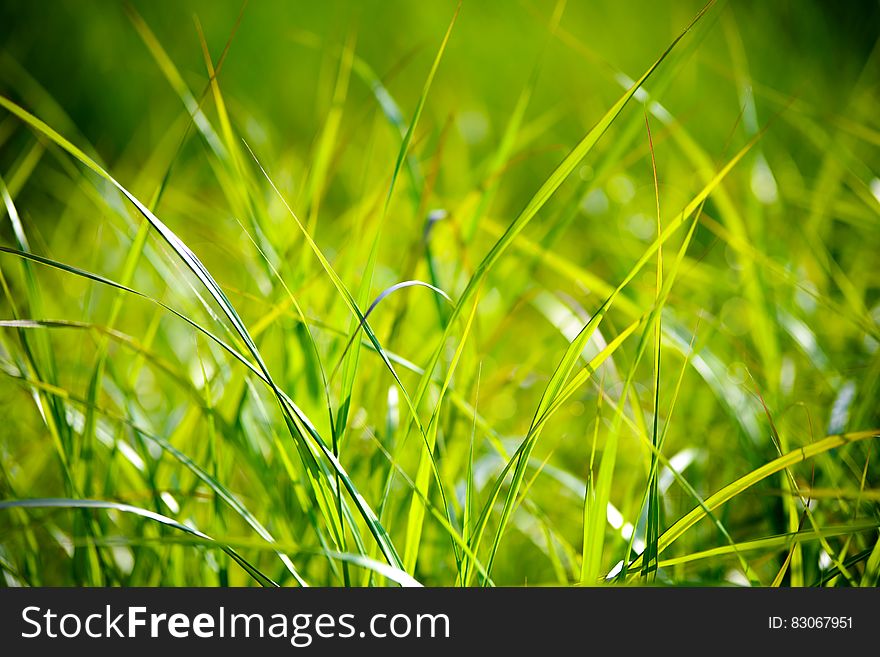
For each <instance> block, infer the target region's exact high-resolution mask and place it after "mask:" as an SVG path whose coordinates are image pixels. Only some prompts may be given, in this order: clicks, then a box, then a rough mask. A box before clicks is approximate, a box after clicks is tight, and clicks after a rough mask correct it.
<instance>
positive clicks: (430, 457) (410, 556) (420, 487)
mask: <svg viewBox="0 0 880 657" xmlns="http://www.w3.org/2000/svg"><path fill="white" fill-rule="evenodd" d="M479 299H480V295H479V294H477V296H476V298H475V299H474V304H473V307H472V308H471V312H470V315H469V316H468V318H467V322H466V324H465V327H464V331H463V332H462V336H461V339H460V340H459V342H458V346H457V347H456V349H455V354H454V355H453V356H452V361H451V362H450V364H449V370H448V371H447V373H446V377H445V378H444V380H443V385H442V386H441V388H440V393H439V394H438V395H437V404H436V406H435V408H434V412H433V414H432V416H431V421H430V424H429V425H428V439H427V442H426V443H425V449H424V451H422V452H421V455H420V457H419V466H418V470H417V471H416V480H415V485H416V490H417V491H418V495H417V497H413V499H412V501H411V502H410V507H409V514H408V516H407V522H406V542H405V543H404V553H403V554H404V556H403V565H404V569H405V570H407V571H408V572H414V571H415V567H416V559H418V552H419V546H420V545H421V536H422V523H423V522H424V517H425V507H424V503H423V502H422V500H426V499H429V497H428V496H429V492H430V483H431V482H430V479H429V477H430V475H431V473H432V472H433V474H434V478H435V479H436V481H437V488H438V490H439V491H440V496H441V499H442V501H443V509H444V510H445V511H446V513H447V516H448V513H449V503H448V501H447V499H446V492H445V491H444V489H443V481H442V479H441V477H440V470H439V469H438V468H437V463H436V460H435V459H434V447H435V445H436V442H437V430H438V425H439V423H440V409H441V408H442V406H443V400H444V397H445V396H446V391H447V390H448V389H449V386H450V383H451V382H452V377H453V375H454V374H455V370H456V368H457V367H458V363H459V360H460V359H461V355H462V353H463V352H464V347H465V344H466V342H467V339H468V336H469V335H470V332H471V327H472V326H473V323H474V318H475V317H476V315H477V306H478V305H479ZM453 550H454V552H455V558H456V561H457V562H458V566H459V567H458V570H461V560H460V558H459V555H458V551H457V549H456V546H455V543H453Z"/></svg>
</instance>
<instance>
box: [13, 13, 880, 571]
mask: <svg viewBox="0 0 880 657" xmlns="http://www.w3.org/2000/svg"><path fill="white" fill-rule="evenodd" d="M357 7H358V9H357V10H355V9H354V5H352V4H350V3H345V2H339V3H338V4H331V5H326V6H325V5H321V6H320V7H318V6H317V5H316V6H315V7H310V8H303V9H302V11H301V12H300V11H299V10H297V11H296V12H295V11H294V10H292V9H291V5H288V4H286V3H278V4H277V5H276V4H273V3H269V2H265V3H252V4H250V3H246V4H244V5H243V6H227V7H223V8H216V7H214V6H213V5H209V4H205V3H200V2H197V1H194V2H192V3H189V4H184V5H175V6H171V5H168V6H163V5H154V4H152V3H133V4H131V5H129V4H120V5H118V6H117V5H97V4H96V5H86V4H79V3H76V4H74V3H70V4H63V3H62V4H60V5H59V10H58V13H57V15H53V16H51V17H47V16H43V15H40V14H39V13H38V12H36V11H35V10H29V9H28V8H27V5H26V4H24V3H17V2H9V3H5V4H4V5H2V6H0V18H3V19H4V20H3V21H2V22H0V24H2V25H3V26H4V27H3V28H0V44H3V52H2V55H0V195H2V199H3V203H2V207H0V369H2V372H0V417H2V418H3V426H2V427H0V498H2V500H0V571H2V575H3V577H2V580H0V581H2V582H3V583H4V584H5V585H10V586H12V585H114V586H115V585H121V586H152V585H163V586H183V585H207V586H215V585H221V586H222V585H264V586H274V585H282V586H288V585H294V586H295V585H301V586H306V585H325V586H326V585H330V586H390V585H394V586H396V585H401V586H409V585H427V586H493V585H517V586H518V585H529V586H536V585H596V584H603V583H604V584H607V585H625V584H659V585H693V584H699V585H712V586H721V585H725V586H726V585H752V586H756V585H757V586H814V585H815V586H876V584H877V581H878V579H877V578H878V572H880V568H878V561H880V548H878V545H880V542H878V533H880V492H878V489H880V464H878V457H877V449H878V443H877V438H878V437H880V412H878V406H877V402H878V399H880V355H878V345H880V324H878V322H880V275H878V271H877V267H876V264H875V263H876V253H877V252H880V230H878V229H880V177H878V175H880V157H878V152H880V151H878V145H880V124H878V120H877V117H876V112H875V111H874V108H875V107H876V103H877V101H878V94H877V89H876V85H875V84H874V83H873V81H874V80H875V79H876V75H877V73H878V70H877V69H878V66H880V48H878V47H877V39H878V30H877V27H878V24H880V15H878V12H877V11H876V10H874V9H872V10H871V11H868V12H867V13H865V12H861V11H856V8H855V7H848V8H847V9H846V10H845V11H843V12H841V13H840V14H838V15H836V17H834V18H831V19H829V15H828V10H827V8H826V7H824V5H822V4H821V3H791V4H784V3H783V4H779V5H775V4H774V5H773V6H765V5H764V4H763V3H730V4H728V3H724V2H710V3H709V4H708V5H706V6H702V5H697V4H689V3H674V4H673V3H670V4H669V6H657V5H656V4H655V3H642V4H641V6H632V5H629V4H625V5H621V4H619V3H610V2H609V3H599V4H598V5H593V4H589V5H588V4H581V3H566V2H565V1H564V0H557V1H555V2H523V3H518V4H512V5H510V8H509V10H508V11H506V12H504V13H503V14H500V13H498V12H497V11H495V10H493V9H492V8H491V7H489V6H480V5H479V4H478V3H467V2H465V3H462V4H461V5H457V4H456V3H453V2H449V3H445V2H444V3H432V4H430V6H427V5H426V6H424V7H423V6H421V5H414V4H411V3H402V2H401V3H391V4H388V3H366V4H364V5H357ZM297 12H298V13H297ZM7 16H9V17H11V18H9V20H6V18H7ZM11 25H17V26H19V27H21V29H20V30H15V29H12V28H9V27H7V26H11ZM756 26H757V27H756ZM25 27H27V30H26V29H25ZM35 30H36V31H37V32H38V33H35ZM26 33H28V34H33V36H25V34H26ZM785 48H788V49H789V50H790V55H783V54H781V52H780V51H781V50H784V49H785ZM59 58H61V59H59Z"/></svg>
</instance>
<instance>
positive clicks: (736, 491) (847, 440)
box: [632, 429, 880, 568]
mask: <svg viewBox="0 0 880 657" xmlns="http://www.w3.org/2000/svg"><path fill="white" fill-rule="evenodd" d="M878 437H880V430H876V429H872V430H867V431H855V432H852V433H847V434H838V435H833V436H827V437H825V438H823V439H822V440H817V441H816V442H814V443H810V444H809V445H805V446H804V447H800V448H795V449H793V450H791V451H790V452H788V453H786V454H783V455H782V456H780V457H778V458H776V459H773V460H772V461H770V462H769V463H765V464H764V465H762V466H761V467H759V468H757V469H755V470H752V471H751V472H749V473H748V474H746V475H743V476H742V477H740V478H739V479H737V480H736V481H733V482H731V483H730V484H728V485H727V486H724V487H723V488H722V489H720V490H719V491H717V492H716V493H715V494H713V495H711V496H709V497H708V498H706V501H705V509H703V508H700V507H696V508H694V509H693V510H692V511H690V512H689V513H687V514H685V515H684V516H682V517H681V518H679V520H677V521H676V522H675V523H674V524H673V525H672V526H671V527H670V528H669V529H667V530H666V531H665V532H663V534H661V535H660V538H659V540H658V542H657V551H658V554H659V553H662V552H663V551H664V550H666V548H668V547H669V546H670V545H672V544H673V543H674V542H675V541H677V540H678V539H679V538H681V536H682V535H683V534H684V533H685V532H686V531H687V530H688V529H690V528H691V527H693V526H694V525H695V524H696V523H697V522H699V521H700V520H702V519H703V518H704V517H705V516H706V511H707V510H708V511H714V510H715V509H717V508H718V507H720V506H722V505H723V504H726V503H727V502H729V501H730V500H732V499H733V498H735V497H736V496H737V495H740V494H741V493H743V492H744V491H746V490H748V489H749V488H751V487H752V486H754V485H755V484H757V483H759V482H761V481H763V480H764V479H766V478H767V477H770V476H771V475H774V474H776V473H778V472H782V471H783V470H785V469H786V468H790V467H792V466H793V465H796V464H798V463H802V462H803V461H808V460H810V459H812V458H814V457H816V456H819V455H820V454H824V453H825V452H828V451H829V450H832V449H835V448H837V447H841V446H843V445H851V444H853V443H856V442H859V441H862V440H869V439H871V438H878ZM632 565H633V567H635V568H638V567H641V557H639V558H638V559H636V560H635V561H634V562H633V564H632Z"/></svg>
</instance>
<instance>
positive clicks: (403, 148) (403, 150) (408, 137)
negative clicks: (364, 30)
mask: <svg viewBox="0 0 880 657" xmlns="http://www.w3.org/2000/svg"><path fill="white" fill-rule="evenodd" d="M459 11H461V0H459V3H458V6H457V7H456V8H455V13H454V14H453V15H452V20H451V21H450V22H449V27H448V28H446V34H445V35H444V36H443V41H442V42H441V43H440V48H439V49H438V50H437V54H436V55H435V56H434V62H433V63H432V64H431V70H430V72H429V73H428V77H427V78H426V79H425V84H424V86H423V87H422V93H421V94H420V95H419V100H418V102H417V103H416V109H415V111H414V112H413V118H412V120H411V121H410V122H409V126H408V127H407V129H406V134H405V135H404V136H403V143H402V144H401V145H400V151H398V153H397V161H396V162H395V163H394V170H393V171H392V173H391V184H390V185H389V186H388V196H387V197H386V198H385V209H386V211H387V209H388V204H389V203H390V202H391V196H392V194H393V193H394V184H395V182H397V175H398V173H400V167H401V166H403V162H404V160H405V159H406V155H407V152H408V151H409V146H410V143H411V142H412V138H413V135H414V134H415V131H416V127H417V126H418V123H419V118H420V117H421V116H422V109H423V108H424V106H425V101H426V100H427V98H428V92H429V91H430V89H431V84H432V83H433V82H434V75H435V74H436V73H437V69H438V68H439V66H440V60H441V59H443V53H444V52H446V45H447V44H448V43H449V37H450V35H451V34H452V28H453V26H454V25H455V20H456V19H457V18H458V12H459Z"/></svg>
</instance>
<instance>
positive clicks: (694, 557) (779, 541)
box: [658, 519, 880, 568]
mask: <svg viewBox="0 0 880 657" xmlns="http://www.w3.org/2000/svg"><path fill="white" fill-rule="evenodd" d="M878 526H880V525H878V522H877V521H876V520H864V519H863V520H858V521H855V522H852V523H850V524H848V525H839V526H838V525H831V526H828V527H823V528H822V530H821V531H819V530H815V529H808V530H802V531H799V532H791V533H787V534H780V535H778V536H768V537H766V538H758V539H754V540H751V541H740V542H738V543H735V544H733V545H722V546H720V547H716V548H710V549H708V550H700V551H699V552H691V553H690V554H684V555H682V556H680V557H670V558H668V559H663V560H661V561H660V563H659V564H658V566H659V567H661V568H666V567H671V566H679V565H682V564H686V563H693V562H694V561H701V560H704V559H714V558H717V557H721V556H728V555H733V554H735V553H738V552H751V551H756V550H762V551H767V552H773V551H776V550H785V549H790V548H791V545H792V544H794V543H797V544H801V543H806V542H807V541H816V540H821V538H822V537H823V536H824V537H832V536H848V535H851V534H858V533H860V532H868V531H871V530H876V529H877V528H878Z"/></svg>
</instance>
